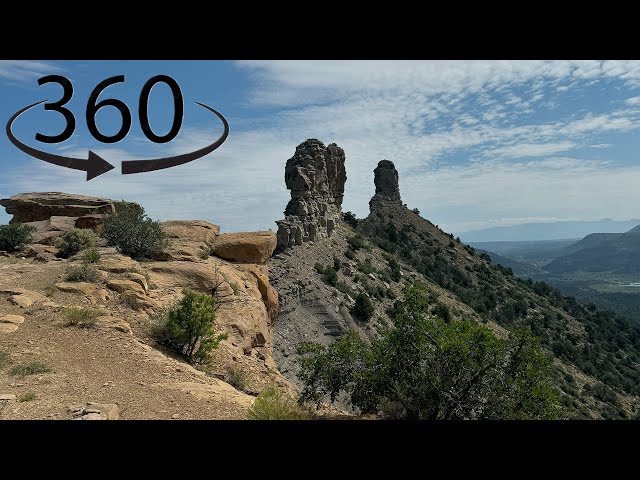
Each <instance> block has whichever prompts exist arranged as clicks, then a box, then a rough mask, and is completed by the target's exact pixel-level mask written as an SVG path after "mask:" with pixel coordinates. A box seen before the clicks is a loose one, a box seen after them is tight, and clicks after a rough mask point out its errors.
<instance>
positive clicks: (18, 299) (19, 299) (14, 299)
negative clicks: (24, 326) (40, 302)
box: [9, 295, 35, 308]
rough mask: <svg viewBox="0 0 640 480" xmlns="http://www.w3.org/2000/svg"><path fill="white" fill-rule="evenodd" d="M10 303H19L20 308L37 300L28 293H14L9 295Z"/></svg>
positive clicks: (28, 305)
mask: <svg viewBox="0 0 640 480" xmlns="http://www.w3.org/2000/svg"><path fill="white" fill-rule="evenodd" d="M9 303H11V304H12V305H17V306H18V307H20V308H27V307H30V306H31V305H33V304H34V303H35V302H34V300H33V298H31V297H29V296H27V295H13V296H11V297H9Z"/></svg>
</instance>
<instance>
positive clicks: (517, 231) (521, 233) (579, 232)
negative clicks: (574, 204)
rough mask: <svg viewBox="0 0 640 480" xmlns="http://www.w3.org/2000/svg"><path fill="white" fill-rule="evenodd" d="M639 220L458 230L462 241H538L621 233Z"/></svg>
mask: <svg viewBox="0 0 640 480" xmlns="http://www.w3.org/2000/svg"><path fill="white" fill-rule="evenodd" d="M639 224H640V220H639V219H631V220H612V219H610V218H605V219H604V220H595V221H567V222H548V223H525V224H522V225H512V226H509V227H491V228H485V229H482V230H470V231H467V232H461V233H459V234H458V236H459V237H460V239H462V241H464V242H465V243H471V242H499V241H512V242H517V241H539V240H563V239H571V238H575V239H579V238H583V237H585V236H587V235H589V234H592V233H594V232H610V233H624V232H627V231H629V230H631V229H632V228H634V227H636V226H638V225H639Z"/></svg>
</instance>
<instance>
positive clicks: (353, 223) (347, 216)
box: [342, 212, 358, 228]
mask: <svg viewBox="0 0 640 480" xmlns="http://www.w3.org/2000/svg"><path fill="white" fill-rule="evenodd" d="M342 218H343V220H344V221H345V223H346V224H347V225H349V226H350V227H352V228H356V227H357V226H358V219H357V218H356V216H355V215H354V214H353V213H351V212H344V213H343V214H342Z"/></svg>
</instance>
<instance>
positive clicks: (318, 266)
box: [313, 262, 324, 275]
mask: <svg viewBox="0 0 640 480" xmlns="http://www.w3.org/2000/svg"><path fill="white" fill-rule="evenodd" d="M313 268H315V269H316V272H318V273H319V274H320V275H322V274H323V273H324V266H323V265H322V264H321V263H320V262H316V264H315V265H314V266H313Z"/></svg>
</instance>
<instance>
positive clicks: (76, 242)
mask: <svg viewBox="0 0 640 480" xmlns="http://www.w3.org/2000/svg"><path fill="white" fill-rule="evenodd" d="M97 240H98V237H96V234H95V232H94V231H93V230H89V229H84V228H74V229H72V230H69V231H68V232H66V233H65V234H64V235H63V236H62V237H60V238H59V239H58V241H57V242H56V247H58V249H59V250H60V251H59V252H58V256H59V257H62V258H69V257H70V256H72V255H75V254H76V253H78V252H79V251H80V250H84V249H86V248H91V247H95V246H96V242H97Z"/></svg>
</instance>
